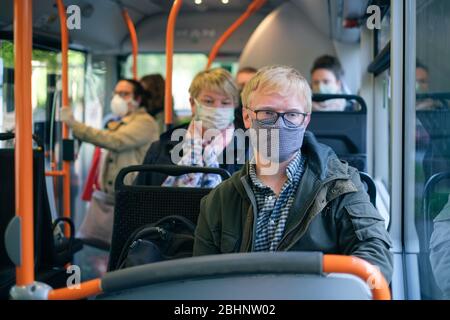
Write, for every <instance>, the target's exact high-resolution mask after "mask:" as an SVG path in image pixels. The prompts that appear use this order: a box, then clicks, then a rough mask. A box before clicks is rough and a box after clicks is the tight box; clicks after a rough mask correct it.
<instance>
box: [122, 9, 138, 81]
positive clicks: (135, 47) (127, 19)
mask: <svg viewBox="0 0 450 320" xmlns="http://www.w3.org/2000/svg"><path fill="white" fill-rule="evenodd" d="M122 17H123V19H124V20H125V24H126V25H127V28H128V31H129V32H130V39H131V46H132V54H133V79H134V80H137V79H138V74H137V55H138V39H137V35H136V28H135V27H134V24H133V20H131V18H130V15H129V14H128V11H127V10H126V9H122Z"/></svg>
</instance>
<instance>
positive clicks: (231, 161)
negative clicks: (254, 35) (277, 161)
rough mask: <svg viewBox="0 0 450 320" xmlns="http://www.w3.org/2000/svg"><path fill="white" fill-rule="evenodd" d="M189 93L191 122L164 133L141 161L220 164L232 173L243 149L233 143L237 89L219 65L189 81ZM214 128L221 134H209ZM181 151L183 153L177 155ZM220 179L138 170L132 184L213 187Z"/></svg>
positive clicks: (194, 164)
mask: <svg viewBox="0 0 450 320" xmlns="http://www.w3.org/2000/svg"><path fill="white" fill-rule="evenodd" d="M189 94H190V98H189V102H190V104H191V109H192V114H193V115H194V116H193V118H192V120H191V122H190V123H189V124H188V125H182V126H179V127H176V128H174V129H172V130H169V131H167V132H165V133H163V134H162V135H161V136H160V139H159V141H156V142H154V143H153V144H152V145H151V146H150V148H149V149H148V151H147V155H146V156H145V159H144V164H169V165H175V164H177V165H185V166H201V167H203V166H204V167H213V168H217V167H220V168H223V169H225V170H228V171H229V172H230V173H233V172H234V171H236V170H238V169H239V168H240V167H241V166H242V164H243V163H244V161H245V150H242V151H239V150H237V149H236V148H235V144H234V132H235V129H234V124H233V120H234V110H235V107H236V106H237V104H238V90H237V88H236V85H235V83H234V81H233V78H232V76H231V74H230V73H229V72H228V71H226V70H225V69H221V68H216V69H210V70H206V71H202V72H200V73H199V74H197V75H196V76H195V78H194V80H193V81H192V83H191V86H190V88H189ZM186 129H187V130H186ZM214 131H215V132H216V133H219V134H220V135H219V136H215V137H213V136H211V135H210V134H208V133H211V132H213V133H214ZM180 138H182V139H183V140H182V142H181V143H180V141H179V139H180ZM180 151H182V152H183V153H182V154H179V153H180ZM231 152H232V156H230V155H229V153H231ZM227 155H228V156H227ZM239 155H242V159H240V158H238V157H239ZM177 158H178V159H177ZM221 181H222V180H221V178H220V176H218V175H211V174H206V175H204V174H201V173H192V174H188V175H183V176H180V177H178V178H175V177H167V176H166V175H163V174H157V173H139V175H138V177H137V178H136V181H135V184H138V185H161V184H163V185H164V186H191V187H215V186H216V185H218V184H219V183H220V182H221Z"/></svg>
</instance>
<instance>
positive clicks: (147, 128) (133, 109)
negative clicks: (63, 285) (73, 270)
mask: <svg viewBox="0 0 450 320" xmlns="http://www.w3.org/2000/svg"><path fill="white" fill-rule="evenodd" d="M143 102H144V99H143V89H142V86H141V85H140V83H139V82H137V81H135V80H131V79H124V80H120V81H119V82H118V83H117V85H116V87H115V89H114V96H113V98H112V100H111V111H112V113H113V114H114V116H115V119H118V121H110V122H109V123H108V125H107V129H105V130H100V129H95V128H92V127H89V126H87V125H85V124H83V123H81V122H79V121H77V120H75V118H74V116H73V113H72V110H71V108H68V107H64V108H62V109H61V114H60V118H61V121H63V122H64V123H66V124H67V125H68V126H69V128H71V129H72V132H73V135H74V136H75V137H76V138H78V139H80V140H81V141H85V142H88V143H92V144H93V145H95V146H97V147H100V148H102V149H104V152H102V156H101V159H100V164H99V169H98V181H95V182H94V185H95V186H96V187H94V189H95V190H94V192H93V194H92V199H91V206H90V208H89V210H88V213H87V214H86V218H85V222H83V225H85V227H86V224H90V223H91V222H92V221H91V222H88V221H86V220H88V219H93V215H97V214H98V212H99V211H102V216H104V217H106V216H108V217H109V218H108V219H107V220H106V221H104V223H102V224H100V225H95V226H94V225H92V228H90V229H89V231H86V232H85V233H90V234H89V237H95V238H97V239H99V240H101V241H103V242H106V243H109V241H110V237H111V232H112V210H113V209H112V208H113V204H114V183H115V179H116V176H117V174H118V173H119V171H120V170H121V169H122V168H124V167H127V166H130V165H137V164H141V163H142V160H143V159H144V156H145V152H146V151H147V149H148V147H149V145H150V144H151V143H152V142H153V141H155V140H156V139H157V137H158V125H157V123H156V122H155V120H154V119H153V118H152V117H151V116H150V115H149V114H148V113H147V111H146V109H145V107H144V105H143ZM125 180H126V181H125V182H126V183H132V182H133V180H134V177H133V175H131V176H129V175H128V176H127V177H126V178H125ZM94 210H97V211H96V212H95V213H92V212H93V211H94ZM107 213H110V215H106V214H107ZM105 219H106V218H105ZM83 229H86V228H83V226H82V227H81V229H80V231H82V230H83ZM94 229H95V230H94ZM91 231H92V232H91ZM81 237H83V235H81Z"/></svg>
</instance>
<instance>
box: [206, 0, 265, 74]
mask: <svg viewBox="0 0 450 320" xmlns="http://www.w3.org/2000/svg"><path fill="white" fill-rule="evenodd" d="M266 1H267V0H254V1H253V2H252V3H251V4H250V5H249V6H248V7H247V10H246V11H245V12H244V13H243V14H242V15H241V16H240V17H239V18H238V19H237V20H236V21H235V22H234V23H233V24H232V25H231V26H230V27H229V28H228V29H227V30H226V31H225V32H224V33H223V34H222V36H221V37H220V38H219V39H218V40H217V41H216V43H215V44H214V46H213V47H212V49H211V51H210V53H209V58H208V63H207V65H206V69H209V68H210V67H211V64H212V62H213V61H214V59H216V57H217V54H218V53H219V50H220V48H221V47H222V46H223V44H224V43H225V42H226V41H227V40H228V38H229V37H230V36H231V35H232V34H233V33H234V32H235V31H236V30H237V29H238V28H239V27H240V26H241V25H242V24H243V23H244V22H245V21H246V20H247V19H248V18H250V16H251V15H252V14H253V13H254V12H256V11H257V10H259V9H260V8H261V7H262V6H263V5H264V4H265V3H266Z"/></svg>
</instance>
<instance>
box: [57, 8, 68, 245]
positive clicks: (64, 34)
mask: <svg viewBox="0 0 450 320" xmlns="http://www.w3.org/2000/svg"><path fill="white" fill-rule="evenodd" d="M56 3H57V6H58V15H59V25H60V30H61V61H62V69H61V74H62V106H61V107H70V104H69V75H68V72H69V56H68V51H69V35H68V31H67V26H66V9H65V7H64V3H63V2H62V0H56ZM62 135H63V139H68V138H69V128H68V126H67V125H66V124H65V123H64V124H63V132H62ZM62 171H63V207H64V211H63V216H64V217H67V218H70V217H71V210H70V161H63V168H62ZM64 234H65V236H66V237H69V236H70V230H69V228H64Z"/></svg>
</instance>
